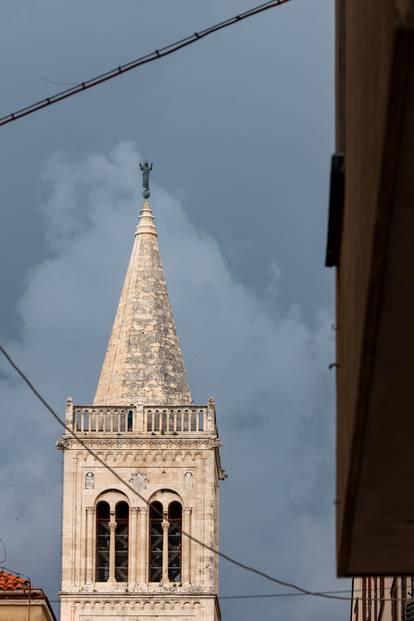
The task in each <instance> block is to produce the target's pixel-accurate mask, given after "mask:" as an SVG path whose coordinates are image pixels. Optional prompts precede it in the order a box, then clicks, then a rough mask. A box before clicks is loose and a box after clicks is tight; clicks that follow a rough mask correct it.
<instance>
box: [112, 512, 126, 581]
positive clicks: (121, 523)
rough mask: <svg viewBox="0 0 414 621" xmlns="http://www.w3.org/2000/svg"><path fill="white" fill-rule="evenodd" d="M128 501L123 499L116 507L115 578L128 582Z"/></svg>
mask: <svg viewBox="0 0 414 621" xmlns="http://www.w3.org/2000/svg"><path fill="white" fill-rule="evenodd" d="M128 517H129V506H128V503H126V502H124V501H121V502H118V503H117V505H116V507H115V521H116V529H115V580H116V581H117V582H128Z"/></svg>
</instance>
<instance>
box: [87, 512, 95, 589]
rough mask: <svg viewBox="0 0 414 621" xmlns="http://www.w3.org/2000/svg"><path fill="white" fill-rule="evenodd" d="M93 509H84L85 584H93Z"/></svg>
mask: <svg viewBox="0 0 414 621" xmlns="http://www.w3.org/2000/svg"><path fill="white" fill-rule="evenodd" d="M94 526H95V507H86V584H92V582H93V559H94V549H93V547H94V546H93V540H94V536H93V531H94Z"/></svg>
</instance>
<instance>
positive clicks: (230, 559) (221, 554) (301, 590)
mask: <svg viewBox="0 0 414 621" xmlns="http://www.w3.org/2000/svg"><path fill="white" fill-rule="evenodd" d="M0 351H1V353H2V354H3V356H4V357H5V358H6V360H7V361H8V363H9V364H10V366H12V367H13V369H14V370H15V371H16V373H18V375H20V377H21V378H22V380H23V381H24V382H25V383H26V384H27V386H28V387H29V388H30V390H31V391H32V392H33V394H34V395H35V396H36V397H37V398H38V399H39V401H40V402H41V403H42V404H43V405H44V406H45V408H46V409H47V410H48V411H49V412H50V414H51V415H52V416H53V418H54V419H55V420H56V421H57V422H58V423H59V425H61V427H63V428H64V429H65V430H66V431H67V433H68V434H70V435H71V436H72V437H73V438H74V439H75V440H76V441H77V442H79V444H80V445H81V446H82V447H83V448H84V449H85V450H86V451H87V452H88V453H89V454H90V455H92V457H94V459H95V460H96V461H98V462H99V463H100V464H101V465H102V466H104V468H106V469H107V470H108V471H109V472H111V474H113V476H114V477H115V478H116V479H118V481H120V482H121V483H122V484H123V485H125V486H126V487H127V488H128V489H129V490H130V491H131V492H132V493H133V494H135V495H136V496H138V498H140V500H142V502H144V503H145V504H146V505H147V506H148V507H149V502H148V501H147V500H146V498H144V497H143V496H142V495H141V494H140V493H139V492H138V491H137V490H136V489H134V488H133V487H132V485H130V484H129V483H128V482H127V481H125V480H124V479H123V478H122V477H121V476H120V475H119V474H118V473H117V472H116V470H114V469H113V468H111V466H109V465H108V464H107V463H106V462H105V461H104V460H103V459H102V458H101V457H100V456H99V455H97V454H96V453H95V451H93V450H92V449H91V448H89V446H87V445H86V444H85V442H84V441H83V440H82V438H81V437H80V436H78V434H77V433H75V432H74V431H73V430H72V429H70V427H68V426H67V425H66V424H65V422H64V421H63V420H62V419H61V418H60V416H59V415H58V414H56V412H55V410H54V409H53V408H52V406H51V405H49V403H48V402H47V401H46V399H45V398H44V397H43V396H42V395H41V394H40V392H39V391H38V390H37V388H36V387H35V386H34V385H33V384H32V382H31V381H30V380H29V378H28V377H27V376H26V374H25V373H24V372H23V371H22V370H21V369H20V368H19V366H18V365H17V364H16V363H15V362H14V360H13V358H12V357H11V356H10V355H9V354H8V353H7V351H6V350H5V349H4V347H3V346H2V345H0ZM157 512H158V514H160V515H161V512H160V511H157ZM182 535H183V536H184V537H187V538H188V539H190V541H193V542H194V543H197V544H198V545H200V546H202V547H203V548H205V549H206V550H209V551H210V552H212V553H213V554H215V555H216V556H219V557H220V558H222V559H224V560H226V561H228V562H229V563H231V564H232V565H235V566H236V567H240V568H241V569H244V570H245V571H249V572H251V573H253V574H256V575H257V576H261V577H262V578H265V579H266V580H269V581H270V582H274V583H276V584H279V585H280V586H285V587H287V588H290V589H293V590H295V591H297V592H298V593H303V595H312V596H314V597H323V598H326V599H337V600H344V601H351V599H350V598H349V597H342V596H338V595H329V594H327V593H323V592H316V591H309V590H308V589H305V588H303V587H301V586H299V585H297V584H294V583H293V582H288V581H286V580H280V579H279V578H275V577H274V576H272V575H271V574H268V573H267V572H265V571H262V570H261V569H257V568H256V567H253V566H252V565H247V564H246V563H242V562H241V561H238V560H237V559H235V558H233V557H231V556H229V555H228V554H225V553H224V552H220V551H219V550H217V549H216V548H213V547H212V546H209V545H208V544H207V543H204V542H203V541H200V540H199V539H197V538H196V537H194V536H193V535H190V534H189V533H186V532H185V531H182Z"/></svg>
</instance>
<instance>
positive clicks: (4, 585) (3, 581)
mask: <svg viewBox="0 0 414 621" xmlns="http://www.w3.org/2000/svg"><path fill="white" fill-rule="evenodd" d="M29 587H30V584H29V580H28V579H27V578H21V577H20V576H16V575H15V574H11V573H10V572H8V571H5V570H4V569H0V591H21V590H23V589H28V588H29Z"/></svg>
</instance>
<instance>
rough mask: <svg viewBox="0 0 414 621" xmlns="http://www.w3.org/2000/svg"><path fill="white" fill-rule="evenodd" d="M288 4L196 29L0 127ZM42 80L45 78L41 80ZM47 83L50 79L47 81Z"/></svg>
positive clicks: (279, 0) (273, 3) (281, 0)
mask: <svg viewBox="0 0 414 621" xmlns="http://www.w3.org/2000/svg"><path fill="white" fill-rule="evenodd" d="M287 2H290V0H269V1H268V2H264V3H263V4H259V5H257V6H255V7H253V8H251V9H248V10H247V11H244V12H243V13H239V14H238V15H234V16H233V17H229V18H228V19H225V20H223V21H221V22H218V23H216V24H214V25H213V26H210V27H209V28H205V29H204V30H200V31H199V32H194V33H193V34H191V35H189V36H187V37H184V38H183V39H179V40H178V41H175V42H174V43H170V44H169V45H166V46H164V47H162V48H160V49H158V50H155V51H154V52H150V53H149V54H145V55H144V56H141V57H140V58H136V59H135V60H132V61H130V62H128V63H126V64H124V65H121V66H119V67H116V68H115V69H111V70H110V71H107V72H105V73H101V74H100V75H98V76H95V77H93V78H90V79H88V80H85V81H84V82H80V83H79V84H76V85H75V86H72V87H71V88H68V89H65V90H64V91H61V92H59V93H56V94H55V95H51V96H50V97H46V98H44V99H41V100H40V101H37V102H35V103H33V104H30V105H29V106H25V107H24V108H20V110H17V111H16V112H12V113H10V114H7V115H6V116H3V117H1V118H0V126H1V125H7V123H11V122H12V121H17V120H18V119H21V118H23V117H24V116H28V115H29V114H33V113H34V112H37V111H38V110H41V109H42V108H47V107H48V106H52V105H53V104H56V103H58V102H59V101H62V100H63V99H67V98H68V97H72V96H73V95H77V94H78V93H82V92H83V91H86V90H88V89H90V88H93V87H95V86H98V84H102V83H103V82H107V81H108V80H112V78H116V77H117V76H119V75H121V74H123V73H126V72H127V71H131V69H136V68H137V67H140V66H142V65H147V64H148V63H152V62H154V61H156V60H160V59H161V58H164V56H169V55H170V54H174V53H175V52H178V50H181V49H183V48H184V47H187V46H189V45H193V44H194V43H197V42H198V41H200V40H201V39H204V38H205V37H208V36H209V35H211V34H213V33H215V32H218V31H219V30H223V29H224V28H228V27H229V26H233V25H234V24H237V23H239V22H241V21H243V20H245V19H248V18H249V17H253V16H254V15H258V14H259V13H263V12H264V11H268V10H269V9H273V8H275V7H278V6H281V5H282V4H286V3H287ZM42 79H45V78H42ZM47 81H49V82H50V81H51V80H47Z"/></svg>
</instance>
